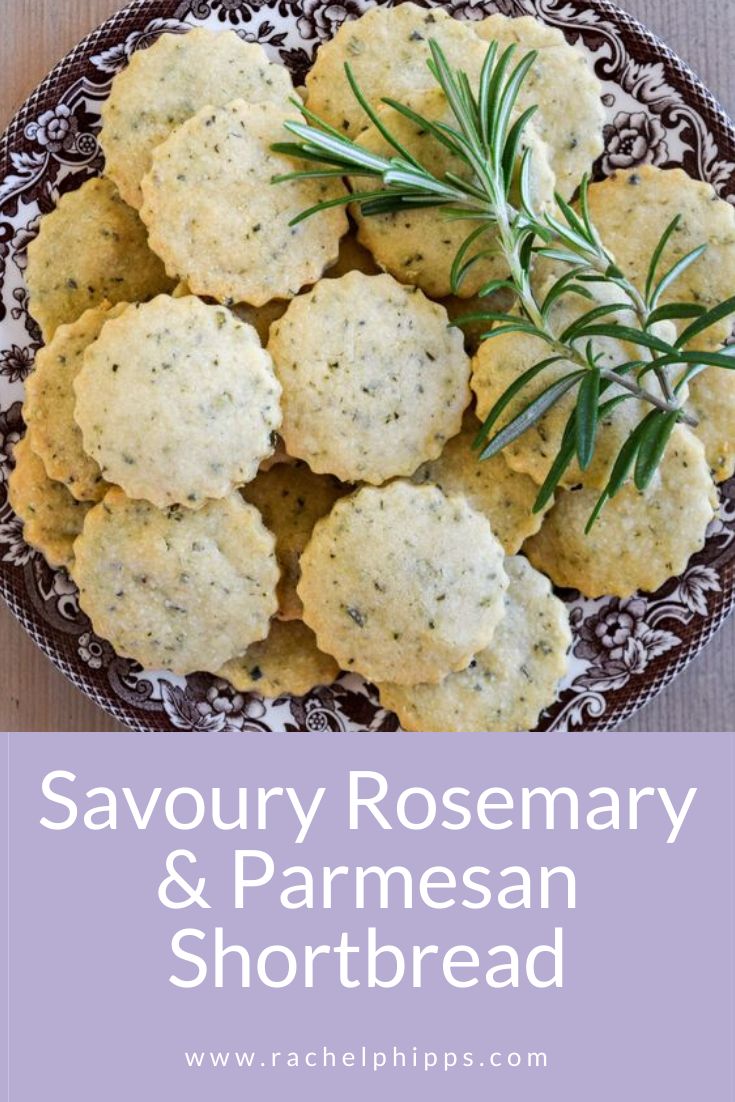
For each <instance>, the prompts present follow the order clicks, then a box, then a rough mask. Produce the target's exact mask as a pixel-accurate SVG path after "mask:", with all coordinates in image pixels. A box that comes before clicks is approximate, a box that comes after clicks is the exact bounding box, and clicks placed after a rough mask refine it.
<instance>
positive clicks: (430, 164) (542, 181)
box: [351, 9, 554, 298]
mask: <svg viewBox="0 0 735 1102" xmlns="http://www.w3.org/2000/svg"><path fill="white" fill-rule="evenodd" d="M398 10H399V11H400V9H398ZM403 99H404V100H405V102H406V104H407V106H409V107H411V108H412V109H413V110H414V111H416V112H418V114H420V115H421V116H423V117H424V118H427V119H429V120H430V121H432V122H445V123H449V122H451V119H452V116H451V112H450V110H449V107H448V105H447V102H446V99H445V98H444V93H443V92H442V91H441V89H439V88H432V89H431V90H430V91H428V92H420V93H418V94H416V93H414V94H413V95H411V96H404V97H403ZM378 115H379V117H380V120H381V122H382V123H383V125H384V126H386V127H387V128H388V129H389V130H390V131H391V132H392V133H393V134H394V135H395V136H396V137H397V138H398V140H399V141H400V142H401V144H402V145H403V146H404V147H405V148H406V149H408V151H409V152H410V153H411V154H412V155H413V156H414V157H415V158H416V159H417V160H418V161H419V162H420V163H421V164H422V165H424V166H425V167H426V168H428V169H429V170H430V171H431V172H432V174H433V175H435V176H439V177H442V176H443V175H444V174H445V173H446V172H453V173H454V174H455V175H457V176H461V177H463V178H467V177H468V175H469V169H468V167H467V165H466V164H465V162H464V161H461V160H460V159H459V158H458V157H455V156H454V155H453V154H452V153H450V152H449V150H447V149H446V148H445V147H444V146H443V145H441V144H440V143H439V142H437V140H436V138H434V136H433V135H432V133H431V131H429V130H427V129H426V128H425V127H421V126H420V125H419V124H417V123H415V122H413V121H411V120H410V119H407V118H406V117H405V116H404V115H401V114H400V113H399V112H398V111H396V110H394V108H392V107H388V106H386V105H383V106H382V107H380V108H378ZM357 142H358V144H359V145H361V146H363V147H364V148H365V149H367V150H369V151H370V152H372V153H377V154H379V155H380V156H388V157H390V156H394V151H393V148H392V147H391V146H389V145H388V143H387V141H386V140H385V138H384V137H383V135H382V134H381V133H380V131H379V130H378V128H377V127H376V126H374V125H371V126H369V127H367V129H366V130H364V131H363V132H362V133H361V134H360V135H359V137H358V139H357ZM525 149H531V150H532V169H531V193H532V195H533V196H534V199H535V205H536V209H537V210H539V211H544V210H550V209H551V208H552V206H553V205H554V173H553V172H552V170H551V168H550V166H549V160H548V150H547V148H546V145H545V143H544V142H542V141H541V139H540V138H539V137H538V134H537V133H536V131H535V130H534V128H533V121H531V122H530V123H529V124H528V125H527V126H526V129H525V131H524V135H523V138H522V140H521V150H520V151H521V153H522V152H523V151H524V150H525ZM519 155H520V154H519ZM351 186H352V187H353V189H354V190H362V189H363V188H364V187H366V186H367V187H370V188H371V189H372V188H373V187H374V186H375V182H374V180H367V179H366V178H360V177H355V178H354V179H352V180H351ZM353 214H354V217H355V219H356V221H357V224H358V238H359V240H360V242H361V243H362V244H363V245H364V246H365V247H366V248H367V249H369V250H370V252H371V253H372V254H373V256H374V257H375V259H376V261H377V262H378V264H379V265H380V267H381V268H383V269H385V270H386V271H388V272H390V273H391V274H392V275H394V276H395V277H396V279H400V280H401V282H402V283H412V284H415V285H416V286H418V287H420V288H421V289H422V290H423V291H425V292H426V293H427V295H431V296H432V297H433V298H443V297H444V296H446V295H449V294H450V293H451V290H452V286H451V279H450V274H451V268H452V263H453V261H454V259H455V257H456V255H457V251H458V249H459V247H460V246H461V245H462V243H463V242H464V240H465V239H466V237H467V235H468V234H469V233H470V231H471V230H473V229H474V228H475V226H476V223H473V222H467V221H466V220H464V219H455V220H451V219H449V218H446V217H444V216H443V214H442V212H441V211H440V210H438V209H437V208H435V207H433V208H432V207H424V208H421V207H419V208H416V209H410V208H409V209H406V210H399V211H394V212H392V213H390V214H371V215H364V214H362V212H361V211H360V210H359V208H358V206H357V204H354V205H353ZM493 241H494V236H493V233H492V232H488V234H487V235H483V236H482V237H481V238H480V239H479V240H478V241H477V242H476V243H475V245H474V246H473V248H471V249H470V251H469V252H468V254H467V258H468V259H469V257H471V256H473V255H475V253H478V252H481V251H483V250H485V249H489V248H491V247H492V244H493ZM507 275H508V268H507V265H506V263H505V261H504V259H503V257H502V256H488V257H484V258H483V259H482V260H480V261H478V262H477V263H476V264H475V265H474V267H472V268H471V269H470V270H469V272H468V273H467V275H466V277H465V278H464V280H463V281H462V284H461V286H460V287H459V289H458V294H459V295H460V296H461V297H462V298H467V297H470V296H472V295H474V294H476V293H477V291H478V290H479V289H480V288H481V287H482V286H483V285H484V284H485V283H487V282H488V280H492V279H503V278H505V277H506V276H507Z"/></svg>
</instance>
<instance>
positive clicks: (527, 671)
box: [378, 555, 572, 732]
mask: <svg viewBox="0 0 735 1102" xmlns="http://www.w3.org/2000/svg"><path fill="white" fill-rule="evenodd" d="M505 569H506V570H507V572H508V577H509V579H510V584H509V586H508V590H507V592H506V594H505V616H504V617H503V619H502V620H501V621H500V624H499V625H498V629H497V631H496V633H495V635H494V636H493V641H492V644H491V645H490V646H489V647H487V648H486V649H485V650H483V651H480V653H479V654H478V655H477V656H476V657H475V658H474V659H473V660H472V662H471V663H470V665H469V667H468V668H467V669H466V670H462V671H461V672H460V673H452V674H450V675H449V676H448V677H446V678H445V679H444V680H443V681H442V682H441V683H440V684H439V685H414V686H410V685H409V686H403V685H394V684H387V683H383V684H381V685H379V686H378V688H379V691H380V702H381V704H383V706H384V707H385V708H388V709H390V710H391V711H393V712H396V713H397V715H398V718H399V719H400V721H401V725H402V726H403V727H404V728H405V729H406V730H408V731H453V732H459V731H527V730H531V729H532V728H534V727H535V726H536V723H537V722H538V718H539V715H540V714H541V712H542V711H543V710H544V708H547V707H548V706H549V705H550V704H552V703H553V701H554V699H555V696H556V692H557V688H558V685H559V682H560V680H561V679H562V677H563V676H564V674H565V673H566V670H567V653H568V651H569V647H570V644H571V641H572V633H571V630H570V627H569V617H568V614H567V610H566V607H565V606H564V604H563V603H562V602H561V601H560V600H559V599H558V597H555V596H554V594H553V593H552V591H551V586H550V585H549V582H548V580H547V579H546V578H545V577H544V576H543V574H539V573H538V571H536V570H534V569H533V567H532V566H531V565H530V564H529V563H528V562H527V561H526V559H524V558H523V557H522V556H520V555H517V556H514V557H513V558H509V559H506V561H505Z"/></svg>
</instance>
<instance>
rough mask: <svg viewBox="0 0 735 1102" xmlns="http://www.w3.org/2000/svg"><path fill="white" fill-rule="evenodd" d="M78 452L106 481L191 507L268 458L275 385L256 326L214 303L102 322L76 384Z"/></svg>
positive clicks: (166, 307)
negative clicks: (81, 450) (81, 449)
mask: <svg viewBox="0 0 735 1102" xmlns="http://www.w3.org/2000/svg"><path fill="white" fill-rule="evenodd" d="M74 390H75V392H76V396H77V400H76V408H75V418H76V421H77V423H78V425H79V426H80V428H81V430H82V436H83V439H84V449H85V451H86V452H87V453H88V455H90V456H92V458H93V459H95V460H96V461H97V462H98V463H99V466H100V468H101V470H102V473H103V475H104V477H105V478H106V479H107V481H108V482H113V483H114V484H115V485H117V486H121V487H122V488H123V489H124V490H125V492H126V493H127V494H128V495H129V496H130V497H134V498H144V499H145V500H147V501H151V502H153V504H154V505H158V506H160V507H164V506H167V505H174V504H183V505H187V506H189V507H191V508H198V507H199V506H201V505H202V503H203V502H204V501H206V500H207V499H208V498H220V497H224V496H225V495H226V494H228V493H229V492H230V491H231V490H232V489H233V487H235V486H239V485H242V484H243V483H245V482H249V481H250V479H252V478H254V477H255V475H256V473H257V470H258V466H259V465H260V462H261V460H262V459H264V458H265V457H266V456H267V455H270V454H271V452H272V451H273V433H274V432H275V430H276V429H277V428H278V426H279V424H280V421H281V413H280V408H279V404H278V400H279V396H280V392H281V388H280V386H279V384H278V381H277V379H276V377H275V375H274V373H273V370H272V365H271V360H270V356H269V355H268V353H267V352H265V351H264V350H263V348H261V345H260V342H259V340H258V335H257V333H256V332H255V330H254V329H253V328H252V327H251V326H249V325H246V324H245V323H244V322H241V321H239V320H238V319H237V318H236V317H235V316H234V314H233V313H231V311H229V310H226V309H225V308H224V307H223V306H208V305H206V304H205V303H203V302H200V301H199V299H197V298H194V297H189V298H180V299H174V298H171V297H169V296H166V295H161V296H159V298H157V299H154V300H153V302H149V303H147V304H146V305H144V306H130V307H128V309H127V310H125V311H124V312H123V313H122V314H121V316H120V317H118V318H115V319H114V320H113V321H108V322H107V323H106V324H105V325H104V326H103V328H102V331H101V333H100V336H99V338H98V339H97V340H96V341H95V342H94V344H91V345H90V346H89V347H88V348H87V350H86V352H85V353H84V366H83V367H82V369H81V371H79V373H78V374H77V376H76V378H75V380H74Z"/></svg>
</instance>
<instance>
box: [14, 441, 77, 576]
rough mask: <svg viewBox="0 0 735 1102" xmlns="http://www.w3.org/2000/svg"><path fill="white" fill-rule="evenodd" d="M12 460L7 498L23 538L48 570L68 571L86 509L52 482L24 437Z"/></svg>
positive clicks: (16, 447) (63, 487) (64, 488)
mask: <svg viewBox="0 0 735 1102" xmlns="http://www.w3.org/2000/svg"><path fill="white" fill-rule="evenodd" d="M13 457H14V459H15V468H14V470H13V472H12V474H11V475H10V480H9V482H8V497H9V501H10V505H11V507H12V509H13V511H14V512H15V513H17V515H18V516H19V517H20V519H21V520H22V521H23V538H24V539H25V541H26V543H29V544H30V545H31V547H35V549H36V550H37V551H40V552H41V554H42V555H43V557H44V558H45V559H46V561H47V563H48V564H49V566H53V567H61V566H65V567H69V566H70V565H71V563H72V562H73V561H74V540H75V539H76V538H77V536H78V535H79V533H80V532H81V530H82V525H83V524H84V517H85V514H86V512H87V510H88V509H89V505H88V504H83V503H82V502H80V501H77V500H76V499H75V498H73V497H72V496H71V494H70V493H69V491H68V490H67V488H66V486H62V484H61V483H60V482H52V480H51V479H50V478H49V476H48V475H47V474H46V468H45V467H44V465H43V463H42V462H41V460H40V459H39V458H38V456H37V455H36V454H35V453H34V452H33V451H32V450H31V445H30V443H29V441H28V437H27V436H26V437H24V439H23V440H21V441H20V443H19V444H16V446H15V448H14V451H13Z"/></svg>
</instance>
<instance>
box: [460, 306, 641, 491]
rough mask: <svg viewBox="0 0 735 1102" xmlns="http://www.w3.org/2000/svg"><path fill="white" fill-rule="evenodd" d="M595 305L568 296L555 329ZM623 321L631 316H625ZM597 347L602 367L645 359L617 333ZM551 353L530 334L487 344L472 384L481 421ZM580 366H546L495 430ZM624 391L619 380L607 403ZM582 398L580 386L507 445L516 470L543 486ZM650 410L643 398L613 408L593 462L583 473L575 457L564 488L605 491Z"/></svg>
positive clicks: (557, 311)
mask: <svg viewBox="0 0 735 1102" xmlns="http://www.w3.org/2000/svg"><path fill="white" fill-rule="evenodd" d="M544 294H545V289H544V292H543V293H542V295H541V296H540V297H541V299H543V297H544ZM594 305H595V304H594V303H591V302H589V301H587V300H586V299H584V298H581V297H580V296H578V295H566V296H565V297H564V298H562V299H560V300H558V301H557V303H556V305H555V306H554V307H553V308H552V312H551V314H550V316H549V323H550V325H551V327H552V330H553V331H554V332H555V333H559V334H561V333H562V332H563V331H564V329H565V328H566V327H567V326H568V325H570V324H571V323H572V322H573V321H574V320H576V318H578V317H579V316H580V315H581V314H582V313H585V312H586V311H587V310H589V309H591V308H592V307H593V306H594ZM610 320H611V321H614V320H615V318H614V317H611V318H610ZM622 320H623V321H627V320H628V319H627V318H626V317H625V316H623V319H622ZM594 349H595V352H596V353H597V354H598V355H599V364H600V366H601V367H605V368H614V367H617V366H618V365H620V364H622V363H626V362H628V361H630V360H634V359H637V358H639V354H640V350H639V349H635V348H633V347H632V346H631V345H627V344H625V343H624V342H622V341H619V340H614V339H613V338H612V337H596V338H595V340H594ZM580 350H581V351H584V342H580ZM549 355H550V351H549V346H548V345H547V344H546V343H544V341H542V340H541V339H540V338H538V337H533V336H529V335H527V334H525V333H508V334H501V335H499V336H496V337H493V338H492V339H491V340H487V341H485V342H484V343H483V344H481V345H480V347H479V349H478V351H477V353H476V354H475V356H474V358H473V360H472V379H471V383H470V385H471V386H472V389H473V390H474V392H475V394H476V396H477V416H478V417H479V418H480V420H481V421H484V420H485V418H486V417H487V416H488V414H489V413H490V410H491V409H492V408H493V406H494V405H495V403H496V402H497V401H498V399H499V398H500V397H501V396H502V395H503V394H504V393H505V391H506V390H507V389H508V387H509V386H510V385H511V384H512V383H514V382H516V380H517V379H519V378H520V376H521V375H522V374H523V373H524V372H525V371H528V370H529V369H530V368H532V367H533V366H534V364H536V363H540V362H541V361H542V360H545V359H546V358H547V357H548V356H549ZM575 366H576V365H575V364H572V363H570V362H569V361H567V360H562V361H560V362H558V363H555V364H551V365H550V366H549V367H547V368H545V369H544V370H543V371H542V372H541V373H540V374H539V375H537V376H536V378H535V379H534V380H532V381H531V382H530V383H528V384H527V385H526V386H524V387H523V389H522V390H521V391H519V393H518V394H517V395H516V397H515V398H513V399H512V400H511V401H510V403H509V404H508V405H507V406H506V409H505V411H504V412H503V414H502V415H501V417H500V419H499V421H498V422H497V425H496V426H495V428H494V429H493V433H495V432H497V431H498V430H499V429H501V428H503V427H504V426H505V425H506V424H508V423H509V422H510V421H511V420H512V419H513V418H514V417H516V416H517V415H518V414H519V413H520V412H521V410H522V409H523V408H524V407H525V406H526V405H527V404H528V403H529V402H530V401H531V400H532V399H533V398H535V397H537V396H538V395H539V394H541V392H542V391H543V390H544V389H545V388H546V387H547V386H550V385H551V383H553V382H555V381H556V380H557V379H560V378H562V377H563V376H564V375H568V374H569V373H570V372H571V371H574V370H575ZM646 385H648V386H650V387H652V388H655V387H656V381H655V378H654V376H653V375H649V377H648V378H647V380H646ZM621 393H623V392H622V390H621V388H620V387H619V386H618V385H617V384H615V385H613V386H612V387H610V388H609V390H607V391H606V392H605V394H604V395H603V398H602V401H603V402H604V401H606V400H607V399H609V398H613V397H615V396H616V395H619V394H621ZM576 400H577V390H576V388H575V389H573V390H572V391H570V392H569V393H568V394H566V395H565V396H564V397H563V398H561V399H560V400H559V401H558V402H556V404H555V405H553V406H552V407H551V409H550V410H549V411H548V413H546V414H545V415H544V416H543V417H542V418H541V419H540V420H539V421H537V422H536V424H535V425H532V426H531V428H529V429H527V430H526V432H524V433H523V435H522V436H519V437H518V438H517V439H516V440H514V441H512V443H510V444H508V445H507V447H506V448H504V450H503V456H504V457H505V459H506V461H507V462H508V464H509V465H510V466H511V467H512V468H513V470H514V471H518V472H519V473H521V474H526V475H529V476H530V477H531V478H532V479H533V480H534V481H535V482H537V483H538V484H539V485H540V484H541V483H543V481H544V479H545V478H546V476H547V474H548V473H549V470H550V468H551V465H552V463H553V462H554V460H555V459H556V456H557V455H558V453H559V449H560V447H561V442H562V437H563V435H564V430H565V427H566V424H567V421H568V419H569V416H570V414H571V413H572V410H573V409H574V404H575V402H576ZM649 409H650V406H649V405H648V403H646V402H643V401H641V400H639V399H637V398H629V399H626V400H625V401H624V402H622V403H620V404H619V405H618V406H616V407H615V408H614V409H611V410H610V411H609V412H608V414H607V415H606V416H604V417H603V419H602V420H601V422H600V424H599V427H598V431H597V438H596V442H595V451H594V455H593V458H592V461H591V463H590V465H589V466H588V467H587V469H586V470H585V471H582V470H580V467H579V464H578V463H577V461H576V459H574V460H573V461H572V462H571V463H570V465H569V466H568V467H567V469H566V471H565V473H564V474H563V475H562V478H561V481H560V485H561V486H562V487H573V486H580V485H584V486H587V487H591V488H593V489H602V488H603V487H604V486H605V485H606V483H607V480H608V478H609V476H610V471H611V469H612V465H613V463H614V462H615V459H616V458H617V456H618V454H619V452H620V449H621V447H622V446H623V444H624V443H625V441H626V440H627V439H628V437H629V436H630V433H631V432H632V431H633V429H634V428H635V426H636V425H637V424H638V423H639V422H640V420H641V418H642V417H644V416H645V415H646V414H647V413H648V411H649Z"/></svg>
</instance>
